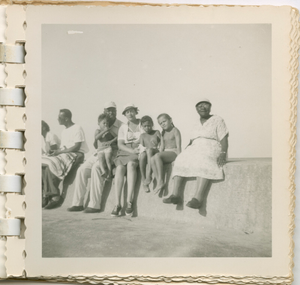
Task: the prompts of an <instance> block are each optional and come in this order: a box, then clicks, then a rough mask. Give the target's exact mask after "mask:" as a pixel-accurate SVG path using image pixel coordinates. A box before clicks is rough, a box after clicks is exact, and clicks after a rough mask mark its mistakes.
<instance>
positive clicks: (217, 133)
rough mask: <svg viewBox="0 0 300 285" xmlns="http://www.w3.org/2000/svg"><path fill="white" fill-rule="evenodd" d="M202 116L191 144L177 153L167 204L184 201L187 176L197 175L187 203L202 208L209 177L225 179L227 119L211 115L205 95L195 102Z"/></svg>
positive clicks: (194, 131)
mask: <svg viewBox="0 0 300 285" xmlns="http://www.w3.org/2000/svg"><path fill="white" fill-rule="evenodd" d="M196 111H197V113H198V114H199V116H200V118H199V121H198V122H197V124H196V125H195V126H194V129H193V132H192V135H191V140H190V143H189V145H188V147H187V148H186V149H185V150H184V151H183V152H182V153H181V154H179V155H178V156H177V158H176V160H175V163H174V167H173V172H172V177H173V178H174V189H173V194H172V195H171V196H169V197H168V198H166V199H164V200H163V202H164V203H167V204H178V203H179V202H180V200H181V197H180V193H179V188H180V186H181V183H182V182H183V180H184V178H185V177H197V189H196V192H195V195H194V197H193V198H192V200H191V201H189V202H188V203H187V206H188V207H190V208H193V209H199V208H200V207H201V205H202V203H203V196H204V193H205V190H206V189H207V186H208V185H209V182H210V180H219V179H223V176H224V174H223V168H222V167H223V165H224V164H225V163H226V155H227V149H228V130H227V127H226V125H225V122H224V120H223V119H222V118H221V117H219V116H217V115H211V114H210V111H211V102H210V101H209V100H208V99H206V98H204V99H202V100H200V101H199V102H198V103H197V104H196Z"/></svg>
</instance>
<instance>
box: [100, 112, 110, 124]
mask: <svg viewBox="0 0 300 285" xmlns="http://www.w3.org/2000/svg"><path fill="white" fill-rule="evenodd" d="M105 119H106V120H108V122H109V117H108V116H107V115H106V114H104V113H103V114H100V115H99V117H98V123H100V122H101V121H103V120H105ZM109 126H110V124H109Z"/></svg>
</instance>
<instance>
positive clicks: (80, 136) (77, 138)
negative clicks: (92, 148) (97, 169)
mask: <svg viewBox="0 0 300 285" xmlns="http://www.w3.org/2000/svg"><path fill="white" fill-rule="evenodd" d="M78 142H81V146H80V149H79V150H78V151H79V152H83V153H86V152H88V151H89V149H88V146H87V143H86V140H85V135H84V131H83V129H82V127H81V126H79V125H77V124H74V125H73V126H71V127H69V128H66V129H64V130H63V131H62V133H61V148H62V149H64V148H70V147H72V146H74V145H75V143H78Z"/></svg>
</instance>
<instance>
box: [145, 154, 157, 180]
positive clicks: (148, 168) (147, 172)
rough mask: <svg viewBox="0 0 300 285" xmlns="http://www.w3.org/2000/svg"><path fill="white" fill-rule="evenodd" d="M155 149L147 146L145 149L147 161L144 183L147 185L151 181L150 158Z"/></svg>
mask: <svg viewBox="0 0 300 285" xmlns="http://www.w3.org/2000/svg"><path fill="white" fill-rule="evenodd" d="M157 151H158V150H157V149H153V148H149V149H147V150H146V153H147V161H148V166H147V168H146V181H145V182H146V183H147V185H149V184H150V183H151V173H152V167H151V158H152V157H153V155H154V154H156V153H157Z"/></svg>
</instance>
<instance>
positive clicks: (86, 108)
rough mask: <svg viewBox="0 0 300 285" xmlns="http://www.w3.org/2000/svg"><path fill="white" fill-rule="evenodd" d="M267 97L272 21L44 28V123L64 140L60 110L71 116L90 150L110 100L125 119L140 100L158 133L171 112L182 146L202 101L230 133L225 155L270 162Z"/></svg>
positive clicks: (141, 106) (138, 105)
mask: <svg viewBox="0 0 300 285" xmlns="http://www.w3.org/2000/svg"><path fill="white" fill-rule="evenodd" d="M68 31H77V32H79V33H73V32H71V33H70V32H69V33H68ZM271 92H272V90H271V26H270V25H268V24H251V25H249V24H238V25H237V24H236V25H228V24H226V25H221V24H219V25H203V24H194V25H189V24H186V25H174V24H165V25H162V24H160V25H153V24H145V25H137V24H135V25H130V24H126V25H117V24H106V25H43V27H42V90H41V93H42V119H43V120H45V121H46V122H47V123H48V124H49V125H50V128H51V131H52V132H54V133H55V134H57V135H58V136H60V134H61V131H62V130H63V128H64V127H63V126H60V125H59V124H58V121H57V117H58V112H59V109H62V108H67V109H70V110H71V111H72V113H73V121H74V122H75V123H77V124H79V125H81V126H82V127H83V129H84V132H85V135H86V140H87V143H88V146H89V148H90V150H92V149H93V146H92V143H93V135H94V131H95V129H96V128H97V117H98V115H99V114H100V113H102V112H103V106H104V103H105V102H107V101H114V102H115V103H116V104H117V106H118V107H117V116H118V118H119V119H120V120H121V121H123V122H126V119H125V117H124V116H123V115H122V108H123V106H124V105H125V104H127V103H134V104H135V105H136V106H137V107H138V108H139V110H140V112H139V115H138V116H139V117H142V116H144V115H149V116H151V117H152V118H153V120H154V122H155V128H156V129H159V130H160V128H159V125H158V124H157V120H156V118H157V116H158V115H159V114H160V113H168V114H169V115H170V116H171V117H172V118H173V122H174V124H175V126H176V127H177V128H178V129H179V130H180V132H181V134H182V146H183V148H184V147H185V146H186V145H187V143H188V141H189V134H190V132H191V130H192V128H193V125H194V124H195V123H196V122H197V120H198V118H199V116H198V114H197V113H196V110H195V104H196V103H197V102H198V101H199V100H200V99H201V98H203V97H205V98H208V99H210V100H211V102H212V111H211V114H216V115H219V116H221V117H222V118H223V119H224V120H225V123H226V125H227V127H228V129H229V151H228V156H229V158H251V157H271V154H272V140H271V136H272V123H271V122H272V113H271V104H272V96H271V95H272V94H271Z"/></svg>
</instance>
